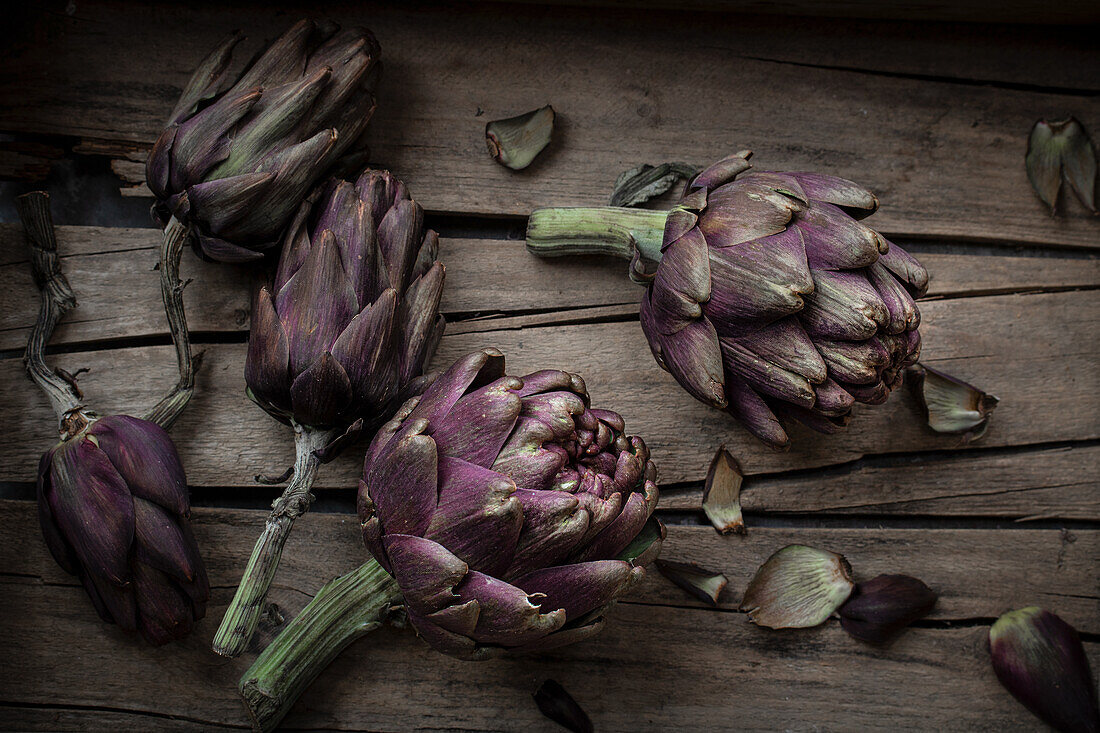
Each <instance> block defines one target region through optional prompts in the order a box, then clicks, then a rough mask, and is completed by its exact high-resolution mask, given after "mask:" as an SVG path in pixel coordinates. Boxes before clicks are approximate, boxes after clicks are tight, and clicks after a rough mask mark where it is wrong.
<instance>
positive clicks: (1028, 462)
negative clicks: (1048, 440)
mask: <svg viewBox="0 0 1100 733" xmlns="http://www.w3.org/2000/svg"><path fill="white" fill-rule="evenodd" d="M1098 488H1100V447H1098V446H1096V445H1085V446H1076V447H1068V446H1064V447H1057V448H1037V449H1034V450H1025V451H1018V452H1011V453H1007V454H1006V453H1005V452H1004V451H998V450H992V451H970V452H966V453H961V454H954V455H944V454H933V455H931V456H929V455H927V454H919V453H918V454H915V455H911V456H900V457H896V456H881V457H877V458H871V459H865V460H861V461H857V462H855V463H853V464H847V465H843V466H838V467H836V468H833V469H823V470H815V471H804V472H798V473H796V474H794V475H784V474H780V475H777V476H775V475H772V476H760V477H757V478H750V479H749V480H748V481H747V482H746V483H745V484H744V485H743V486H742V488H741V507H742V509H744V510H745V511H748V512H756V513H759V514H818V515H832V514H842V515H863V516H867V515H880V514H891V515H914V516H958V517H978V516H981V517H1003V518H1009V519H1016V520H1037V519H1086V520H1096V519H1097V518H1100V492H1098ZM702 493H703V492H702V487H700V486H694V487H691V488H684V489H677V488H674V489H671V490H666V491H664V492H663V493H662V494H661V507H662V508H663V509H682V510H699V509H700V508H701V505H702Z"/></svg>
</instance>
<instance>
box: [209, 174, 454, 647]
mask: <svg viewBox="0 0 1100 733" xmlns="http://www.w3.org/2000/svg"><path fill="white" fill-rule="evenodd" d="M438 249H439V237H438V235H436V233H435V232H433V231H431V230H430V229H429V230H425V229H424V212H423V211H422V210H421V208H420V205H419V204H418V203H416V202H415V201H413V200H412V199H411V198H410V197H409V192H408V191H407V190H406V189H405V185H404V184H403V183H401V182H400V181H399V180H397V179H396V178H394V177H393V176H392V175H390V174H389V173H387V172H384V171H372V170H368V171H366V172H364V173H363V174H362V175H361V176H360V177H359V180H358V181H356V182H355V183H351V182H348V181H341V180H332V181H329V182H328V184H326V185H325V186H324V187H323V189H322V190H320V191H317V192H315V195H313V196H311V197H310V198H309V199H307V200H306V201H305V202H304V203H303V204H302V205H301V207H300V208H299V210H298V213H297V215H296V216H295V218H294V221H293V222H292V223H291V226H290V227H289V229H288V230H287V233H286V242H285V243H284V244H283V250H282V256H281V258H280V260H279V268H278V271H277V274H276V277H275V287H274V295H272V294H271V293H270V292H268V290H267V289H266V288H264V289H262V290H261V291H260V294H259V297H258V298H257V301H256V305H255V307H254V308H253V311H252V332H251V334H250V336H249V340H248V357H247V359H246V361H245V381H246V382H247V383H248V394H249V396H250V397H252V399H253V400H255V401H256V403H257V404H259V405H260V406H261V407H263V408H264V409H265V410H267V412H268V413H270V414H271V415H273V416H274V417H275V418H277V419H278V420H280V421H282V422H284V423H287V424H289V425H291V426H292V427H293V428H294V431H295V453H296V458H295V464H294V470H293V478H292V480H291V482H290V483H289V484H288V485H287V487H286V489H285V490H284V492H283V495H282V496H281V497H280V498H279V499H278V500H276V501H275V503H274V504H273V505H272V510H271V514H270V516H269V518H268V522H267V525H266V526H265V528H264V533H263V534H262V535H261V536H260V539H259V540H258V541H257V543H256V547H255V549H254V550H253V552H252V558H251V560H250V561H249V564H248V568H247V569H246V570H245V574H244V577H243V578H242V579H241V585H240V587H239V588H238V589H237V593H236V595H235V596H234V598H233V601H232V603H230V605H229V608H228V609H227V610H226V615H225V618H224V619H223V620H222V623H221V626H220V627H219V629H218V633H217V634H216V635H215V637H214V650H215V651H216V652H218V653H219V654H223V655H226V656H236V655H238V654H240V653H241V652H243V651H244V649H245V648H246V647H247V644H248V640H249V639H250V638H251V636H252V634H253V632H254V631H255V629H256V623H257V621H258V620H259V615H260V611H261V610H262V606H263V601H264V598H265V596H266V595H267V590H268V587H269V586H270V583H271V581H272V579H273V578H274V576H275V572H276V569H277V568H278V565H279V558H280V556H281V554H282V548H283V543H284V542H285V541H286V537H287V535H288V534H289V533H290V529H291V525H292V524H293V522H294V520H295V518H296V517H298V516H299V515H301V514H302V513H304V512H305V511H307V510H308V509H309V505H310V502H311V501H312V499H313V496H312V495H311V494H310V491H309V490H310V487H311V486H312V485H313V480H314V478H315V477H316V473H317V468H318V466H319V464H320V463H321V462H323V461H327V460H330V459H331V458H333V457H334V456H335V455H336V452H337V451H338V450H340V449H341V448H343V447H344V446H346V445H347V444H348V443H349V442H350V441H351V440H352V439H354V438H355V437H356V436H357V435H358V434H359V432H360V431H361V430H363V429H364V428H366V429H369V430H373V429H374V428H376V427H377V426H378V425H379V424H381V423H382V422H383V421H384V420H386V419H387V418H388V417H389V416H390V415H392V414H393V411H394V410H395V409H396V408H397V406H398V405H399V404H400V402H401V400H403V399H405V398H406V397H408V396H409V395H411V394H417V393H419V392H420V391H421V390H422V389H423V387H424V379H423V378H422V377H421V371H422V370H423V369H424V366H425V364H426V363H427V362H428V360H429V359H430V358H431V356H432V353H433V352H434V351H435V347H436V345H437V344H438V343H439V339H440V337H441V336H442V335H443V328H444V320H443V316H442V315H440V313H439V301H440V297H441V296H442V293H443V277H444V270H443V265H442V264H441V263H439V262H437V261H436V259H435V258H436V254H437V252H438Z"/></svg>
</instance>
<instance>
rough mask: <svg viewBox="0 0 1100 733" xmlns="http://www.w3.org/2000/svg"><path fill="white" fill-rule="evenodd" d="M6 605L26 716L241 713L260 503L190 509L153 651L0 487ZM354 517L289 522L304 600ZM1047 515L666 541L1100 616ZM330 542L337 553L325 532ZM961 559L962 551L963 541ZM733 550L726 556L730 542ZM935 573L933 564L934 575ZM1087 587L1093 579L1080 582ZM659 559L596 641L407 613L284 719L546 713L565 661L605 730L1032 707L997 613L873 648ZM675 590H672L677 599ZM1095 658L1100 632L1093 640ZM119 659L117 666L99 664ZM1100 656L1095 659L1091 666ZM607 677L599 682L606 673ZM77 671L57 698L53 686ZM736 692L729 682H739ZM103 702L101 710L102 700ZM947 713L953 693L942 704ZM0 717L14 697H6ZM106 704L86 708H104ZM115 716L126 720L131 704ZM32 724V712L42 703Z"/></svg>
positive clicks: (1085, 570) (828, 724) (690, 550)
mask: <svg viewBox="0 0 1100 733" xmlns="http://www.w3.org/2000/svg"><path fill="white" fill-rule="evenodd" d="M0 519H2V520H3V521H0V583H2V584H3V587H4V595H5V603H4V604H2V605H0V622H2V623H4V624H5V625H6V627H8V628H19V629H20V630H21V633H19V634H15V635H12V638H11V639H10V640H9V643H8V644H5V645H3V647H0V672H2V673H3V676H4V679H5V699H4V703H5V704H7V705H15V706H21V710H22V712H21V713H20V717H18V718H15V719H16V720H29V719H32V718H33V716H32V715H30V714H29V713H28V712H26V711H27V709H28V708H29V707H33V706H42V707H45V706H47V705H48V706H51V707H54V708H57V709H58V710H55V711H45V712H43V713H41V716H40V717H39V718H38V722H37V723H35V724H36V725H42V722H41V721H42V719H43V718H45V716H47V715H54V716H57V715H62V716H64V715H66V714H68V715H71V713H70V712H68V711H70V710H72V709H75V708H79V709H90V710H91V711H93V712H96V714H97V715H108V714H109V715H115V716H125V715H130V714H132V715H133V717H132V718H130V720H132V721H134V722H133V723H131V724H130V725H129V726H127V727H133V726H138V727H141V725H142V724H139V723H138V721H143V725H145V726H148V725H152V724H153V723H152V722H150V720H151V719H149V718H148V717H147V716H148V714H149V713H156V714H158V715H162V716H171V717H172V718H173V720H174V721H175V722H174V725H176V726H179V727H184V724H185V723H188V722H191V723H194V724H195V725H196V727H197V726H200V725H215V726H227V725H229V726H240V725H241V724H243V723H244V722H245V719H244V715H243V710H242V708H241V707H240V703H239V701H238V700H237V698H236V693H235V684H236V680H237V679H238V677H239V675H240V674H241V673H242V671H243V670H244V669H245V667H246V666H247V665H248V664H249V663H250V661H251V658H252V657H251V654H248V655H246V656H245V657H242V658H240V659H237V660H226V659H221V658H218V657H215V656H214V655H213V654H212V653H210V651H209V648H208V646H209V640H210V637H211V636H212V634H213V631H214V628H215V626H216V623H217V621H218V619H219V618H220V615H221V612H222V610H223V604H224V603H225V602H226V601H227V600H228V598H229V595H230V594H231V593H232V590H233V584H234V583H235V580H236V578H237V576H238V575H239V572H240V567H241V565H242V564H243V562H244V558H245V557H246V556H247V553H248V551H249V550H250V548H251V543H252V537H253V534H254V531H255V530H257V529H258V528H259V526H260V525H261V524H262V521H263V513H262V512H255V511H252V512H249V511H240V510H208V509H196V510H195V512H194V524H195V533H196V537H197V539H198V541H199V543H200V546H201V547H202V548H203V551H204V555H205V557H206V561H207V567H208V570H209V572H210V576H211V584H212V586H213V589H214V591H213V602H212V606H211V608H210V610H209V614H208V616H207V618H206V619H204V620H203V621H202V622H201V623H200V624H199V626H198V628H197V630H196V632H195V634H193V635H192V637H190V638H189V639H187V640H186V641H184V642H182V643H179V644H174V645H171V646H169V647H162V648H160V649H151V648H149V647H147V646H145V645H144V644H142V643H140V642H138V641H135V640H134V639H132V638H129V637H126V636H125V635H123V634H122V633H121V632H119V631H118V630H117V629H116V628H114V627H111V626H106V625H104V624H103V623H101V622H100V621H99V619H98V618H97V617H96V616H95V614H94V612H93V611H92V609H91V606H90V604H89V603H88V602H87V599H86V598H84V595H83V590H81V589H80V588H79V586H77V585H75V584H74V581H73V579H72V578H70V577H68V576H66V575H65V574H64V573H63V572H62V571H61V570H60V569H59V568H57V567H56V565H55V564H54V563H53V561H52V559H50V558H49V556H48V554H47V552H46V550H45V547H44V545H43V543H42V541H41V539H40V538H39V537H38V536H37V533H38V529H37V525H36V519H35V515H34V507H33V505H32V504H30V503H29V502H11V501H5V502H0ZM356 525H357V522H356V521H355V520H354V518H352V517H349V516H343V515H321V514H309V515H306V516H304V517H303V518H302V519H300V520H299V524H298V526H297V527H296V529H295V532H294V534H293V535H292V536H291V538H290V540H289V542H288V545H287V548H286V553H285V555H284V561H283V565H282V567H281V570H280V575H279V578H278V579H277V582H276V587H275V589H274V590H273V599H274V600H275V601H276V602H277V603H279V604H280V605H281V606H282V607H284V608H285V609H287V610H288V611H289V612H290V613H293V612H295V611H296V610H297V609H298V608H300V607H301V605H302V604H304V602H305V601H306V600H307V598H308V596H309V594H311V593H313V592H316V590H317V589H318V588H319V587H320V585H321V584H322V583H323V582H324V580H325V579H326V578H327V577H328V576H329V575H331V574H334V573H337V572H342V571H344V570H347V569H350V568H351V567H353V566H354V565H355V564H356V563H358V562H360V561H361V560H362V558H363V550H362V548H361V546H360V545H359V540H358V536H357V534H358V533H357V526H356ZM1098 535H1100V533H1097V532H1095V531H1089V532H1076V533H1074V535H1073V537H1072V539H1066V538H1064V536H1063V535H1061V534H1060V533H1059V532H1057V531H1051V530H995V531H975V530H971V531H965V530H963V531H960V530H938V531H937V530H920V529H914V530H823V529H802V530H793V529H764V528H752V529H750V534H749V535H748V536H747V537H724V538H723V537H719V536H718V535H717V534H715V533H714V532H713V530H711V529H710V528H706V527H670V528H669V539H668V545H667V549H666V552H665V555H666V556H667V557H670V558H680V559H696V560H703V559H706V560H707V561H708V562H709V564H710V565H711V566H712V567H718V568H719V569H722V570H725V571H726V572H728V573H729V574H730V577H731V591H729V592H728V597H727V598H726V599H725V600H726V601H727V602H726V603H725V604H724V606H726V607H727V608H728V607H730V606H731V605H732V604H733V602H734V601H735V600H736V596H737V594H738V593H739V592H740V589H741V588H743V587H744V585H745V583H746V582H747V579H748V577H749V576H750V575H751V573H752V571H753V570H754V569H755V565H756V563H758V562H759V561H761V560H762V559H763V558H764V557H766V556H767V554H769V553H770V552H771V551H773V550H774V549H776V548H777V547H779V546H782V545H783V544H787V543H788V542H791V541H802V542H807V543H810V544H817V545H820V546H826V547H832V548H833V549H838V550H842V551H844V552H846V553H847V555H848V557H849V559H850V560H851V561H852V563H853V565H854V567H855V569H856V572H857V573H858V574H860V575H864V574H865V575H867V576H870V575H873V574H877V573H878V572H881V571H890V570H893V571H905V572H912V573H917V574H921V577H923V578H924V579H925V580H926V581H927V582H929V583H930V584H932V586H933V587H934V588H936V589H937V590H938V591H939V592H940V593H941V599H942V600H941V603H940V607H939V609H938V610H937V612H936V614H937V617H938V618H941V619H945V620H946V619H952V618H971V617H974V616H977V617H980V618H983V619H984V618H988V617H990V616H995V615H998V614H999V613H1000V612H1002V611H1003V610H1005V609H1007V608H1010V607H1015V606H1020V605H1024V604H1026V603H1036V602H1037V603H1042V604H1044V605H1046V606H1048V607H1050V608H1052V609H1054V610H1056V611H1057V612H1058V613H1059V614H1061V615H1063V616H1064V617H1065V618H1066V619H1067V620H1069V621H1070V622H1071V623H1074V624H1076V625H1077V626H1078V627H1079V628H1081V629H1083V630H1092V631H1095V629H1096V628H1098V627H1100V613H1098V608H1097V604H1098V601H1097V599H1095V598H1092V599H1087V598H1081V597H1066V596H1063V595H1060V594H1061V593H1063V591H1064V590H1065V589H1067V588H1068V589H1070V591H1069V592H1070V593H1077V594H1080V591H1082V590H1083V589H1087V588H1090V587H1091V588H1095V586H1096V568H1097V559H1098V547H1100V545H1098V541H1100V537H1098ZM318 547H324V548H325V549H326V551H325V552H317V551H316V548H318ZM964 553H965V555H966V557H967V559H968V560H967V563H965V564H962V563H958V562H957V561H956V560H957V558H958V556H959V555H961V554H964ZM719 555H720V557H719ZM930 573H934V575H930ZM1086 592H1087V591H1086ZM691 603H692V602H691V601H689V600H686V596H684V595H683V593H682V592H681V591H680V590H679V589H676V588H674V587H672V586H671V585H670V584H668V583H667V582H666V581H664V580H662V579H661V578H660V577H659V576H658V575H657V574H655V573H653V574H651V577H649V578H647V580H646V581H645V583H644V584H643V585H642V586H641V587H639V589H638V590H637V593H636V595H635V596H634V600H633V602H629V603H626V602H624V603H620V604H619V605H618V606H617V607H616V608H615V609H613V610H612V612H611V619H610V620H609V623H608V627H607V629H606V630H605V631H604V632H603V633H602V634H600V635H599V636H597V637H596V638H595V639H593V640H591V641H589V642H587V643H585V644H580V645H576V646H573V647H570V648H566V649H562V650H558V651H555V652H551V653H548V654H542V655H538V656H537V657H515V658H507V659H503V660H494V661H490V662H484V663H478V664H468V663H461V662H457V661H455V660H452V659H449V658H447V657H443V656H441V655H438V654H437V653H435V652H433V651H431V650H430V649H428V648H427V647H426V646H425V645H423V644H422V643H421V642H419V641H418V640H416V639H415V637H414V636H413V635H412V634H411V633H409V632H407V631H405V632H399V631H396V630H390V629H386V630H383V631H379V632H376V633H374V634H372V635H371V636H370V637H368V638H367V639H365V640H363V641H361V642H359V643H358V644H356V645H355V646H354V647H353V648H352V649H350V650H349V651H348V652H346V653H345V654H344V655H342V656H341V658H340V659H339V660H338V661H337V662H336V663H335V664H334V665H333V666H332V667H331V668H330V669H329V670H327V671H326V672H325V674H324V675H323V676H322V677H321V679H320V680H319V681H318V683H317V684H316V685H314V686H313V687H312V688H311V689H310V690H309V691H308V692H307V693H306V696H305V697H304V698H303V700H302V702H301V703H300V704H299V705H298V706H297V708H296V709H295V711H294V713H293V714H292V715H291V717H289V718H288V719H287V726H288V727H290V728H299V727H306V728H337V729H343V730H359V729H371V730H378V729H382V730H409V729H411V728H412V727H413V726H418V727H421V728H423V727H426V728H431V729H443V728H463V729H477V730H515V729H517V728H523V729H530V730H547V731H549V730H551V729H552V728H551V727H549V725H548V724H547V723H546V722H545V721H544V720H542V719H541V718H539V716H538V713H537V711H535V709H534V706H533V705H531V703H530V700H529V695H530V693H531V691H533V690H534V688H535V686H536V684H537V683H538V681H539V680H541V679H543V678H545V677H552V678H554V679H557V680H558V681H560V682H562V683H563V684H564V685H565V686H566V687H567V688H568V689H570V690H571V691H572V692H573V694H574V695H576V696H577V697H578V699H580V700H581V702H582V704H583V705H584V706H585V707H586V709H587V710H588V712H589V713H590V714H591V715H592V716H593V718H594V720H595V722H596V724H597V725H598V726H599V729H600V730H614V731H618V730H624V731H625V730H638V729H639V728H659V727H665V728H669V727H675V728H681V727H683V728H688V727H690V728H691V729H693V730H694V729H701V730H719V729H727V728H728V725H729V721H731V720H735V719H736V720H739V721H743V722H739V723H738V727H739V728H747V729H752V730H775V729H792V728H793V729H803V728H806V727H808V726H810V725H811V724H816V725H818V726H819V727H822V728H826V729H832V728H849V727H859V728H861V729H862V728H865V727H866V728H870V729H884V728H885V727H888V726H890V727H895V728H896V727H898V726H901V727H924V726H927V725H928V723H929V720H930V718H935V717H936V716H937V715H950V716H951V717H950V718H945V719H944V720H943V721H942V722H939V723H936V727H937V728H941V729H957V730H963V729H969V728H973V727H975V726H976V727H981V728H984V727H985V726H987V725H988V726H996V727H998V728H1002V727H1003V728H1005V729H1008V730H1026V729H1033V728H1034V725H1035V724H1034V722H1033V721H1032V720H1031V719H1030V718H1028V717H1027V716H1026V715H1022V714H1021V710H1020V709H1019V708H1017V707H1016V706H1015V705H1014V704H1012V703H1011V701H1010V699H1009V698H1008V696H1007V694H1006V693H1004V692H1003V691H1001V690H1000V688H999V687H998V684H997V682H996V680H995V678H994V677H993V675H992V671H991V669H990V668H989V664H988V656H987V654H988V653H987V651H986V648H985V643H984V638H985V634H986V633H987V630H986V628H985V627H984V626H978V627H975V628H957V629H939V628H920V629H910V630H909V631H907V632H906V633H905V634H904V635H903V636H902V637H901V638H900V639H899V640H898V641H897V642H896V643H895V644H894V645H892V646H890V647H888V648H886V649H883V650H879V649H873V648H871V647H867V646H865V645H862V644H860V643H858V642H855V641H854V640H852V639H850V638H849V637H847V636H846V635H845V634H844V633H843V632H842V631H841V630H840V629H839V628H838V626H837V625H836V623H835V622H831V623H829V624H827V625H825V626H824V627H821V628H818V629H811V630H804V631H799V632H786V633H778V632H769V631H765V630H762V629H758V628H755V627H753V626H752V625H751V624H749V623H748V622H747V621H746V619H745V617H744V616H743V615H742V614H739V613H729V612H722V611H714V610H704V609H699V608H694V607H690V606H691ZM669 604H673V605H669ZM1088 650H1089V653H1090V656H1091V657H1092V658H1093V659H1094V660H1098V659H1100V645H1097V644H1094V643H1089V644H1088ZM107 660H110V665H111V670H112V673H111V674H103V669H104V664H106V663H107ZM1095 663H1096V662H1095V661H1094V664H1095ZM594 683H595V684H596V685H597V686H598V689H599V694H593V693H591V692H590V691H591V690H592V689H593V684H594ZM58 689H65V690H66V694H65V696H64V698H63V699H58V697H57V690H58ZM730 690H736V694H730ZM97 711H103V712H97ZM936 711H945V712H943V713H939V712H936ZM0 715H3V709H2V708H0ZM95 719H97V718H93V720H95ZM118 719H119V720H126V719H127V718H124V717H120V718H118ZM32 722H34V721H33V720H32Z"/></svg>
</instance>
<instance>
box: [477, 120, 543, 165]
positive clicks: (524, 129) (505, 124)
mask: <svg viewBox="0 0 1100 733" xmlns="http://www.w3.org/2000/svg"><path fill="white" fill-rule="evenodd" d="M554 117H555V115H554V108H553V107H551V106H550V105H549V104H548V105H546V106H545V107H540V108H539V109H536V110H532V111H531V112H527V113H526V114H522V115H518V116H516V117H509V118H508V119H505V120H493V121H492V122H490V123H489V124H487V125H485V143H486V145H488V146H489V155H491V156H493V160H495V161H496V162H498V163H500V164H501V165H503V166H504V167H506V168H511V169H512V170H514V171H518V170H523V169H524V168H526V167H527V166H529V165H531V162H532V161H533V160H534V159H535V157H536V156H537V155H538V154H539V153H541V152H542V150H543V148H545V147H546V146H547V145H549V144H550V136H551V134H552V133H553V132H554Z"/></svg>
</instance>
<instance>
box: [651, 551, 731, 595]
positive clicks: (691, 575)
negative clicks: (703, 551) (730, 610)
mask: <svg viewBox="0 0 1100 733" xmlns="http://www.w3.org/2000/svg"><path fill="white" fill-rule="evenodd" d="M654 565H656V566H657V570H659V571H660V573H661V575H663V576H665V577H666V578H668V579H669V580H671V581H672V582H673V583H675V584H676V585H678V586H680V587H681V588H683V589H684V590H685V591H687V592H688V593H689V594H690V595H692V596H694V597H695V598H698V599H699V600H700V601H702V602H703V603H707V604H710V605H711V606H717V605H718V597H719V596H720V595H721V594H722V591H723V590H724V589H725V587H726V585H728V584H729V579H728V578H726V576H725V575H723V574H722V573H716V572H714V571H713V570H707V569H706V568H703V567H700V566H698V565H696V564H695V563H687V562H675V561H672V560H657V561H656V562H655V563H654Z"/></svg>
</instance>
